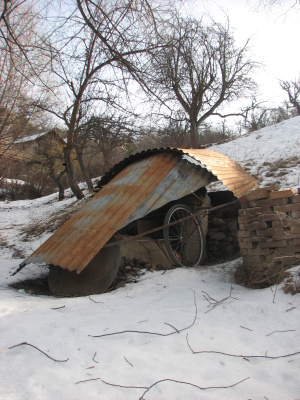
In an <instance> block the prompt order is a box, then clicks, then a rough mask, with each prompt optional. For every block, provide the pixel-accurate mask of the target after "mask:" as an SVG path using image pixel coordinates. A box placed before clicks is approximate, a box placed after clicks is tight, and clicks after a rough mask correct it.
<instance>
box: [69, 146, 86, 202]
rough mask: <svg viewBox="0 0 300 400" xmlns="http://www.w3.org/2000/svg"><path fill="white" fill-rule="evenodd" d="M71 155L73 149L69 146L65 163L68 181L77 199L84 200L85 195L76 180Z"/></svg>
mask: <svg viewBox="0 0 300 400" xmlns="http://www.w3.org/2000/svg"><path fill="white" fill-rule="evenodd" d="M71 153H72V147H70V146H68V145H67V147H66V148H65V161H66V167H67V174H68V180H69V184H70V188H71V190H72V192H73V193H74V195H75V196H76V197H77V199H78V200H80V199H83V198H84V194H83V193H82V191H81V190H80V187H79V186H78V183H77V181H76V178H75V170H74V167H73V164H72V160H71Z"/></svg>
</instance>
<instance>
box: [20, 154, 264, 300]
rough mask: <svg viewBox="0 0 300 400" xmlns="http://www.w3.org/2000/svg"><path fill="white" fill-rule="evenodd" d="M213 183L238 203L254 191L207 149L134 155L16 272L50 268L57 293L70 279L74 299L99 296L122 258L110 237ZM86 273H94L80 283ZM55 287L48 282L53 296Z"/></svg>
mask: <svg viewBox="0 0 300 400" xmlns="http://www.w3.org/2000/svg"><path fill="white" fill-rule="evenodd" d="M216 180H220V181H221V182H222V183H223V184H224V185H225V186H227V188H228V189H229V190H230V191H232V192H233V193H234V195H235V196H236V197H237V198H238V197H240V196H241V195H244V194H245V193H247V192H248V191H249V190H252V189H255V188H257V182H256V180H255V179H254V178H253V177H251V176H250V175H249V174H248V173H246V172H245V171H244V170H243V168H242V167H241V166H240V165H239V164H237V163H236V162H235V161H233V160H231V159H230V158H228V157H226V156H224V155H222V154H220V153H217V152H215V151H212V150H207V149H195V150H193V149H192V150H191V149H175V148H164V149H153V150H148V151H144V152H141V153H138V154H135V155H134V156H131V157H129V158H127V159H125V160H123V161H122V162H121V163H119V164H117V165H116V166H114V167H113V168H112V169H111V170H110V171H109V172H108V173H107V174H106V175H105V176H104V177H103V178H102V179H101V180H100V182H99V184H98V187H99V188H100V191H99V192H98V193H97V194H96V195H95V196H94V197H93V198H91V199H90V200H89V202H88V203H87V204H85V205H84V206H83V207H82V208H81V209H80V210H79V211H78V212H77V213H76V214H75V215H74V216H72V217H71V218H70V219H69V220H68V221H67V222H66V223H65V224H64V225H63V226H62V227H60V228H59V229H58V230H57V231H56V232H55V233H54V234H53V235H52V236H51V237H50V238H49V239H48V240H47V241H46V242H45V243H43V244H42V245H41V246H40V247H39V248H38V249H37V250H36V251H34V252H33V253H32V254H31V255H30V256H29V257H28V258H27V259H26V260H25V261H24V262H23V263H22V264H21V267H23V266H24V265H26V264H29V263H39V264H41V263H45V264H48V265H51V266H52V270H53V271H55V273H52V276H54V275H55V278H54V279H53V281H55V282H56V283H58V282H60V283H59V289H57V293H59V291H61V290H62V288H63V286H64V284H62V283H61V282H62V281H63V280H64V281H65V282H66V281H68V282H70V280H71V279H73V281H74V285H77V286H76V287H77V288H76V290H75V289H74V286H73V289H70V290H73V292H74V294H90V293H92V292H93V293H100V292H104V291H105V290H107V289H108V287H109V286H110V284H111V283H112V281H113V280H114V278H115V276H116V273H117V269H118V263H119V262H120V257H121V254H120V252H119V250H118V244H116V243H111V242H110V243H109V241H114V240H115V239H114V238H113V237H114V234H115V233H116V232H118V231H120V230H121V229H123V228H124V227H126V226H128V225H129V224H130V223H132V222H133V221H137V220H139V219H141V218H143V217H145V216H147V215H149V214H151V213H152V212H154V211H155V210H159V209H161V208H163V207H167V205H168V204H170V205H171V204H174V203H180V202H181V201H182V199H184V198H186V196H189V195H191V194H193V193H196V192H197V191H198V190H199V189H201V188H204V187H206V186H207V185H208V184H210V183H211V182H213V181H216ZM112 245H113V246H112ZM112 247H113V249H114V251H111V250H110V249H111V248H112ZM108 253H110V254H108ZM104 259H105V260H106V261H105V262H104V261H103V260H104ZM85 269H86V270H93V271H94V272H93V273H91V275H89V276H87V277H86V278H85V277H84V274H82V271H84V270H85ZM63 270H66V271H68V272H63ZM85 274H86V275H88V273H87V272H85ZM71 276H72V277H74V278H71ZM80 276H82V278H80ZM62 277H64V278H62ZM56 283H53V282H52V291H55V290H56V289H55V285H56ZM53 288H54V289H53ZM62 294H63V293H62ZM69 294H70V293H69Z"/></svg>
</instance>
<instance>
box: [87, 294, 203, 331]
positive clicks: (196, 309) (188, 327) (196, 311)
mask: <svg viewBox="0 0 300 400" xmlns="http://www.w3.org/2000/svg"><path fill="white" fill-rule="evenodd" d="M190 290H192V289H190ZM192 292H193V293H194V305H195V315H194V319H193V322H192V323H191V324H190V325H188V326H186V327H185V328H182V329H177V328H175V327H174V326H172V325H170V324H168V323H166V322H165V324H166V325H169V326H171V327H172V328H173V329H174V330H173V331H172V332H169V333H159V332H148V331H138V330H125V331H119V332H111V333H103V334H102V335H88V336H89V337H93V338H99V337H105V336H115V335H121V334H123V333H140V334H145V335H155V336H171V335H174V333H180V332H183V331H186V330H187V329H190V328H191V327H192V326H193V325H194V323H195V322H196V319H197V315H198V307H197V303H196V294H195V291H194V290H192Z"/></svg>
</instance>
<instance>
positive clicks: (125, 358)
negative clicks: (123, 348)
mask: <svg viewBox="0 0 300 400" xmlns="http://www.w3.org/2000/svg"><path fill="white" fill-rule="evenodd" d="M124 359H125V361H126V362H128V364H129V365H131V366H132V367H133V365H132V364H131V362H129V361H128V360H127V358H126V357H125V356H124Z"/></svg>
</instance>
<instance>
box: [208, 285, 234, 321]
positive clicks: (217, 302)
mask: <svg viewBox="0 0 300 400" xmlns="http://www.w3.org/2000/svg"><path fill="white" fill-rule="evenodd" d="M202 293H204V295H203V297H204V298H205V300H206V301H208V303H209V305H208V307H211V308H210V309H209V310H207V311H205V313H204V314H206V313H208V312H210V311H212V310H213V309H214V308H216V307H217V306H219V305H220V304H222V303H224V301H226V300H228V299H234V300H239V299H237V298H236V297H233V296H232V285H231V287H230V293H229V296H227V297H225V298H224V299H222V300H215V299H214V298H212V297H211V296H210V295H209V294H208V293H206V292H204V291H203V290H202Z"/></svg>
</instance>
